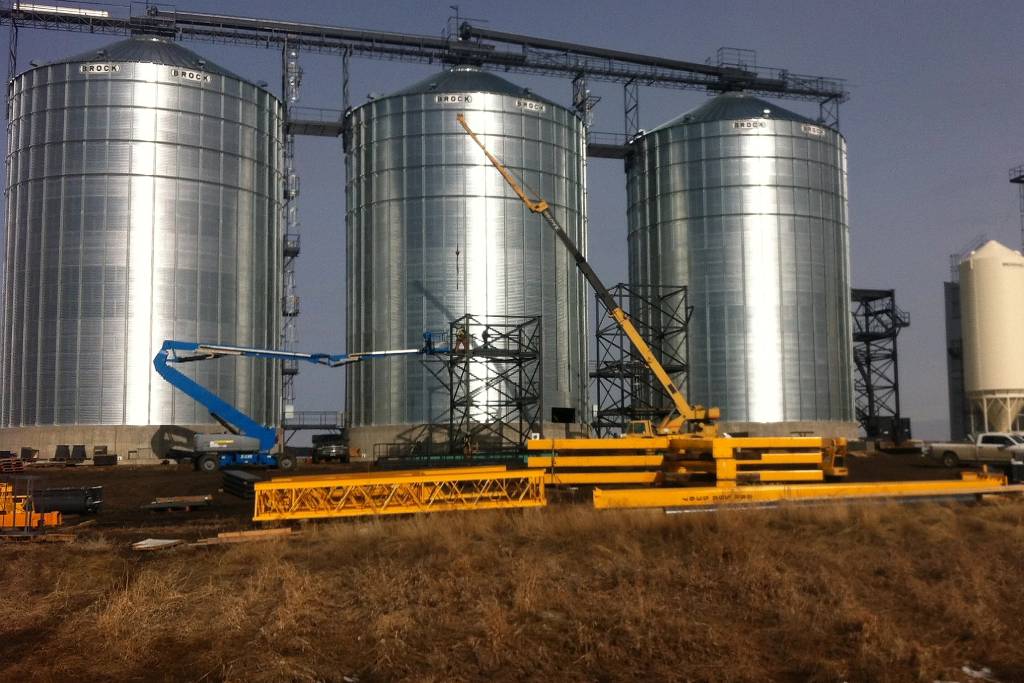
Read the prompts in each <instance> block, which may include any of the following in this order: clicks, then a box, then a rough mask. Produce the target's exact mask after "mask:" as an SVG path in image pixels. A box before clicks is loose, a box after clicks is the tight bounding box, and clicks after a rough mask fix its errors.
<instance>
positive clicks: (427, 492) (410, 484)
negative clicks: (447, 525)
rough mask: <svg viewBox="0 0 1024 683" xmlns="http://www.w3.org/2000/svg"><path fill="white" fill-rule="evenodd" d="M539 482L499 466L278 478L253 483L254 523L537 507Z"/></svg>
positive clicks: (535, 475) (533, 473) (539, 473)
mask: <svg viewBox="0 0 1024 683" xmlns="http://www.w3.org/2000/svg"><path fill="white" fill-rule="evenodd" d="M544 479H545V477H544V471H543V470H539V469H531V470H517V471H512V472H509V471H505V469H504V468H503V467H478V468H474V467H466V468H458V469H434V470H419V471H415V472H381V473H361V474H341V475H321V476H315V477H283V478H278V479H273V480H271V481H265V482H260V483H258V484H256V486H255V490H256V502H255V512H254V514H253V520H255V521H258V522H263V521H272V520H287V519H319V518H329V517H358V516H364V515H404V514H411V513H419V512H442V511H445V510H492V509H496V508H528V507H541V506H544V505H546V504H547V498H546V497H545V493H544Z"/></svg>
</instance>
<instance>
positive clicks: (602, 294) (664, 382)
mask: <svg viewBox="0 0 1024 683" xmlns="http://www.w3.org/2000/svg"><path fill="white" fill-rule="evenodd" d="M456 119H457V120H458V122H459V125H461V126H462V128H463V129H464V130H465V131H466V134H467V135H469V137H470V138H472V140H473V142H475V143H476V144H477V146H478V147H480V149H481V150H482V151H483V153H484V156H486V157H487V160H488V161H490V162H491V165H492V166H494V168H495V169H497V171H498V173H500V174H501V177H502V178H504V179H505V182H506V183H508V185H509V187H511V188H512V191H513V192H515V193H516V196H518V197H519V199H520V200H522V202H523V204H525V205H526V207H527V208H528V209H530V211H532V212H533V213H539V214H540V215H541V216H543V218H544V221H545V222H546V223H547V224H548V227H550V228H551V230H552V231H554V233H555V235H556V236H557V237H558V239H559V240H560V241H561V242H562V244H563V245H564V246H565V248H566V249H568V250H569V254H570V255H571V256H572V258H573V260H574V261H575V262H576V267H577V268H579V270H580V272H581V273H583V277H584V278H586V280H587V282H588V283H589V284H590V286H591V287H592V288H593V289H594V293H595V294H596V295H597V298H598V299H600V300H601V303H602V304H604V306H605V308H607V309H608V312H609V314H610V315H611V316H612V318H614V319H615V322H616V323H618V325H619V328H620V329H621V330H622V331H623V333H624V334H625V335H626V337H627V338H628V339H629V341H630V343H632V344H633V347H634V348H635V349H636V350H637V353H639V354H640V357H641V358H643V360H644V363H646V364H647V367H648V368H650V370H651V372H652V373H653V374H654V376H655V378H656V379H657V380H658V382H659V383H660V384H661V387H662V389H664V390H665V392H666V393H667V394H668V396H669V398H670V399H671V400H672V405H673V407H674V409H675V414H674V415H673V414H671V413H670V414H669V415H667V416H666V417H665V419H664V420H662V422H661V424H660V425H658V431H659V432H661V433H666V432H669V433H672V432H679V431H682V428H683V427H684V425H695V424H704V423H708V422H710V421H712V420H714V419H717V417H718V409H717V408H704V407H702V406H691V405H690V404H689V402H688V401H687V400H686V397H685V396H683V393H682V392H681V391H679V388H678V387H677V386H676V385H675V382H673V381H672V378H671V377H669V374H668V372H666V371H665V368H664V367H663V366H662V365H661V363H660V362H659V361H658V359H657V358H656V357H655V355H654V353H653V352H652V351H651V347H650V346H648V345H647V342H646V341H645V340H644V338H643V336H641V334H640V332H639V331H637V329H636V326H635V325H633V322H632V321H631V320H630V319H629V316H628V315H627V314H626V312H625V311H624V310H623V309H622V307H621V306H619V304H618V303H617V302H616V301H615V298H614V297H613V296H612V295H611V293H610V292H609V291H608V288H607V287H605V286H604V283H603V282H601V278H599V277H598V276H597V273H596V272H594V269H593V268H591V266H590V264H589V263H588V262H587V259H586V257H585V256H584V255H583V252H581V251H580V250H579V248H578V247H577V246H576V244H575V243H574V242H573V241H572V240H571V239H570V238H569V235H568V234H567V233H566V232H565V230H564V229H563V228H562V226H561V225H559V224H558V221H557V220H555V217H554V216H553V215H551V207H550V205H549V204H548V203H547V201H546V200H545V199H544V198H543V197H538V198H536V199H534V198H532V197H530V196H529V195H528V194H527V193H526V191H525V190H524V189H523V187H522V186H521V185H520V184H519V182H518V181H517V180H516V178H515V176H514V175H513V174H512V172H511V171H510V170H509V169H508V168H506V167H505V165H504V164H503V163H501V161H500V160H499V159H498V158H497V157H496V156H494V155H493V154H491V152H490V151H489V150H488V149H487V147H486V146H485V145H484V143H483V141H482V140H481V139H480V138H479V137H478V136H477V134H476V133H474V132H473V130H472V129H471V128H470V127H469V123H467V122H466V117H465V115H464V114H458V115H457V116H456Z"/></svg>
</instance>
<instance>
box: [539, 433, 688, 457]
mask: <svg viewBox="0 0 1024 683" xmlns="http://www.w3.org/2000/svg"><path fill="white" fill-rule="evenodd" d="M668 442H669V440H668V438H666V437H663V436H658V437H654V438H651V437H636V436H634V437H625V438H615V439H531V440H529V441H527V442H526V450H528V451H548V452H551V451H554V452H558V451H599V452H606V453H622V452H623V451H641V452H643V451H664V450H665V449H666V448H668Z"/></svg>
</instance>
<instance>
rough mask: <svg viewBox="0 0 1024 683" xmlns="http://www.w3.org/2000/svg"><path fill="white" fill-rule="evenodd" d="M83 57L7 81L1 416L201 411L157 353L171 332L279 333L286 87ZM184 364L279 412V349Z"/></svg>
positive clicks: (152, 418) (257, 408) (108, 420)
mask: <svg viewBox="0 0 1024 683" xmlns="http://www.w3.org/2000/svg"><path fill="white" fill-rule="evenodd" d="M82 66H83V65H81V64H76V63H70V64H55V65H51V66H44V67H38V68H35V69H32V70H30V71H27V72H25V73H23V74H21V75H20V76H18V77H17V78H16V79H15V82H14V87H13V100H12V101H11V103H10V111H11V115H12V126H11V136H10V139H9V141H8V150H9V151H8V153H9V155H10V156H9V176H8V182H7V229H6V238H7V239H6V253H5V263H6V268H5V274H4V284H5V290H4V292H5V299H4V326H3V339H2V342H0V343H2V356H0V358H2V363H0V373H2V374H0V388H2V391H0V401H2V417H0V424H2V425H3V426H28V425H49V424H68V425H72V424H114V425H116V424H127V425H146V424H153V425H158V424H190V423H191V424H196V423H208V422H210V421H211V420H210V418H209V416H208V415H206V414H205V412H204V411H202V410H201V409H199V407H198V406H197V405H196V404H195V403H194V402H192V401H191V400H190V399H187V398H186V397H184V396H183V395H182V394H180V393H179V392H177V391H175V390H174V389H172V387H170V386H169V385H168V384H167V383H166V382H164V381H163V380H162V379H160V378H159V377H158V376H157V375H156V374H155V373H154V372H153V369H152V359H153V355H154V354H155V352H156V349H157V348H159V346H160V344H161V342H162V341H163V339H164V338H178V339H185V340H200V341H211V342H220V343H225V344H241V345H246V346H250V345H251V346H257V347H274V346H276V344H277V339H278V334H279V320H280V278H281V275H280V271H281V266H280V260H281V247H280V245H281V227H280V211H281V208H280V207H281V177H280V174H281V166H280V164H281V162H280V158H281V126H282V120H281V116H282V112H281V105H280V102H279V101H278V100H277V99H276V98H275V97H273V96H272V95H270V94H269V93H268V92H266V91H264V90H262V89H260V88H257V87H256V86H254V85H251V84H249V83H245V82H243V81H240V80H236V79H234V78H229V77H226V76H223V75H219V74H214V75H212V76H210V78H209V80H208V81H200V82H196V81H191V82H189V81H185V80H183V79H182V78H181V77H180V75H179V76H178V77H176V76H175V75H174V71H175V70H174V69H173V68H172V67H170V66H164V65H158V64H149V63H121V64H118V65H117V66H118V68H117V69H116V70H108V71H106V72H102V71H100V72H96V71H93V72H84V71H85V70H84V69H83V68H82ZM187 371H188V372H189V373H192V374H193V376H195V377H197V378H198V380H199V381H200V382H201V383H203V384H204V385H206V386H208V387H210V388H211V389H213V390H214V391H215V392H217V393H218V394H219V395H221V396H222V397H224V398H225V399H226V400H228V401H230V402H232V403H235V404H237V405H239V407H241V408H242V409H243V410H246V411H248V412H249V413H250V414H251V415H252V416H254V417H255V418H257V419H260V420H263V421H265V422H273V421H274V420H275V419H276V415H277V407H278V402H279V398H278V397H279V385H280V380H279V378H278V374H279V373H278V372H276V371H275V369H274V367H273V366H272V364H249V363H244V362H238V361H235V360H233V359H225V360H219V361H211V362H208V363H197V364H194V366H192V367H190V368H187Z"/></svg>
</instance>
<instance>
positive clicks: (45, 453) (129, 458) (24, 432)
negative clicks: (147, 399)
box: [0, 424, 223, 465]
mask: <svg viewBox="0 0 1024 683" xmlns="http://www.w3.org/2000/svg"><path fill="white" fill-rule="evenodd" d="M222 431H223V428H222V427H221V426H220V425H208V424H207V425H190V426H188V427H180V426H177V425H143V426H134V425H131V426H127V425H64V426H51V425H47V426H39V427H11V428H9V429H0V450H8V451H14V452H15V453H17V452H19V451H20V450H21V449H22V448H23V447H27V448H35V449H36V450H38V451H39V458H40V459H41V460H49V459H52V458H53V455H54V452H55V451H56V448H57V446H58V445H61V444H66V445H68V446H74V445H84V446H85V452H86V454H87V456H91V455H92V452H93V447H95V446H106V447H107V452H108V453H116V454H117V455H119V456H120V460H119V462H120V463H122V464H137V465H144V464H156V463H159V462H160V461H161V460H162V459H164V458H165V457H167V453H168V451H170V450H171V449H173V448H177V449H179V450H191V449H192V433H193V432H222Z"/></svg>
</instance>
